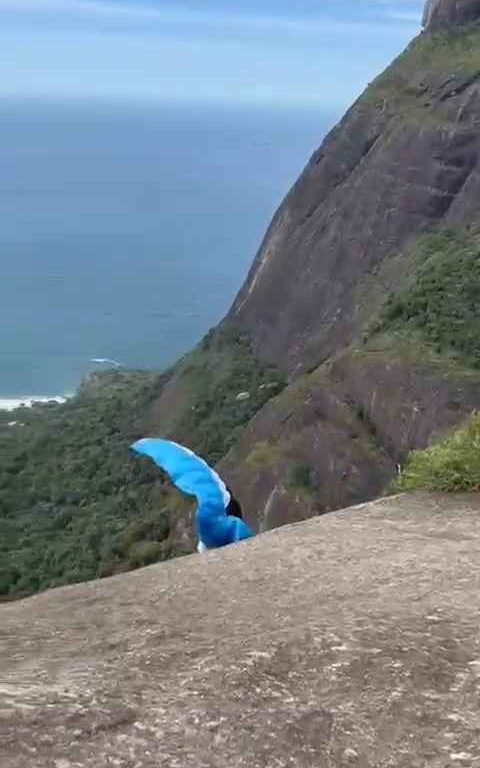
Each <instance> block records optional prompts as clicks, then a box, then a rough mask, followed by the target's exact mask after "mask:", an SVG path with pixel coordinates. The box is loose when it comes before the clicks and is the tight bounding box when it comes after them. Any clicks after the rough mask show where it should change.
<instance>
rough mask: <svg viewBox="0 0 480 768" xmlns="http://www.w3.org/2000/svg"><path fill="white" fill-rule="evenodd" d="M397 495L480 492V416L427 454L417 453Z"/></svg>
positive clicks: (400, 480) (429, 449)
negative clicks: (417, 492)
mask: <svg viewBox="0 0 480 768" xmlns="http://www.w3.org/2000/svg"><path fill="white" fill-rule="evenodd" d="M394 489H395V490H397V491H413V490H426V491H443V492H454V491H478V490H480V414H478V413H477V414H474V415H473V416H472V418H471V419H470V420H469V421H468V422H467V423H466V424H464V425H463V426H461V427H460V428H459V429H456V430H455V431H453V432H452V433H451V434H449V435H447V437H445V438H444V439H443V440H441V441H440V442H439V443H437V444H436V445H434V446H432V447H431V448H427V449H426V450H424V451H413V453H412V454H411V455H410V457H409V459H408V461H407V464H406V467H405V469H404V470H403V472H402V474H401V476H400V477H399V478H398V480H397V481H396V482H395V486H394Z"/></svg>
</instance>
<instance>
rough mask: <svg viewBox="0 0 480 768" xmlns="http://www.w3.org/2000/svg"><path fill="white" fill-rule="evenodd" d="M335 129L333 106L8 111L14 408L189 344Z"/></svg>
mask: <svg viewBox="0 0 480 768" xmlns="http://www.w3.org/2000/svg"><path fill="white" fill-rule="evenodd" d="M333 122H334V117H333V116H328V115H326V114H325V112H323V111H322V110H320V109H319V110H296V109H273V108H269V109H254V108H247V107H232V106H229V107H218V106H217V107H213V106H203V107H202V106H199V105H194V106H193V105H192V106H190V107H187V106H179V105H175V106H174V105H163V106H162V105H158V106H151V105H150V106H144V107H139V106H138V105H137V106H132V105H130V106H128V107H125V108H121V107H119V106H115V107H114V106H112V105H110V106H106V105H105V106H101V105H99V104H86V103H74V102H71V103H55V102H47V103H42V102H39V101H33V102H29V101H25V102H23V103H22V102H15V101H4V102H0V124H1V126H2V146H1V148H0V224H1V226H0V260H1V261H0V266H1V270H2V281H1V282H0V408H5V407H7V406H8V404H9V403H10V404H11V403H16V402H18V401H19V400H20V401H30V400H31V399H32V398H33V399H37V400H38V399H43V398H52V397H60V396H65V395H71V394H72V393H73V392H75V390H76V389H77V387H78V385H79V383H80V381H81V380H82V378H84V377H85V376H86V375H87V374H88V373H90V372H92V371H93V370H98V369H102V368H108V367H112V366H117V365H121V366H125V367H128V368H147V369H158V370H161V369H163V368H165V367H166V366H168V365H169V364H170V363H172V362H173V361H174V360H175V359H177V358H178V357H180V356H181V355H182V354H184V353H185V352H186V351H187V350H188V349H189V348H191V347H192V346H193V345H194V344H195V343H196V342H197V341H198V340H199V339H200V338H201V337H202V336H203V335H204V334H205V333H206V332H207V331H208V329H209V328H210V327H212V326H213V325H215V324H216V323H217V322H218V321H219V320H220V319H221V318H222V316H223V315H224V314H225V312H226V311H227V310H228V308H229V306H230V305H231V302H232V300H233V298H234V296H235V294H236V292H237V290H238V289H239V287H240V285H241V283H242V281H243V280H244V278H245V276H246V273H247V270H248V268H249V266H250V264H251V262H252V260H253V258H254V255H255V252H256V250H257V248H258V245H259V243H260V241H261V239H262V237H263V235H264V233H265V230H266V228H267V226H268V224H269V222H270V220H271V217H272V216H273V213H274V211H275V209H276V208H277V206H278V204H279V203H280V201H281V199H282V198H283V196H284V195H285V193H286V192H287V191H288V189H289V187H290V186H291V184H292V183H293V182H294V181H295V179H296V178H297V176H298V175H299V173H300V172H301V170H302V168H303V166H304V165H305V163H306V162H307V160H308V158H309V156H310V154H311V153H312V152H313V151H314V150H315V149H316V147H317V146H318V144H319V143H320V141H321V139H322V138H323V136H324V134H325V133H326V131H327V130H328V128H329V127H330V126H331V125H332V123H333ZM32 393H37V394H36V395H35V396H34V395H33V394H32Z"/></svg>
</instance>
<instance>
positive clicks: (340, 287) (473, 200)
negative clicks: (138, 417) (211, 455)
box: [151, 0, 480, 528]
mask: <svg viewBox="0 0 480 768" xmlns="http://www.w3.org/2000/svg"><path fill="white" fill-rule="evenodd" d="M478 20H480V4H479V3H478V2H471V1H470V0H465V1H464V2H450V0H438V1H435V0H433V2H429V3H427V6H426V9H425V27H426V29H425V31H424V32H423V33H422V34H421V35H419V36H418V37H417V38H416V39H415V40H414V41H413V42H412V43H411V45H410V46H409V47H408V48H407V50H406V51H405V52H404V53H403V54H402V55H401V56H400V57H399V58H398V59H397V60H396V61H395V62H394V63H393V64H392V65H391V66H390V67H389V68H388V69H387V70H386V72H384V73H383V74H382V75H380V76H379V77H378V78H377V79H376V80H375V81H374V82H373V83H372V84H371V85H370V86H369V87H368V89H367V90H366V92H365V93H364V94H363V95H362V96H361V97H360V98H359V99H358V101H357V102H356V103H355V104H354V105H353V106H352V108H351V109H350V110H349V111H348V112H347V114H346V115H345V117H344V118H343V120H342V121H341V122H340V124H339V125H338V126H337V127H336V128H335V129H334V130H333V131H332V132H331V133H330V135H329V136H327V138H326V140H325V141H324V143H323V144H322V146H321V147H320V148H319V149H318V151H316V152H315V153H314V155H313V157H312V158H311V159H310V161H309V163H308V164H307V166H306V168H305V170H304V171H303V173H302V175H301V176H300V178H299V180H298V181H297V183H296V184H295V185H294V187H293V189H292V190H291V191H290V192H289V194H288V195H287V197H286V199H285V200H284V201H283V203H282V204H281V206H280V208H279V209H278V211H277V213H276V214H275V216H274V218H273V221H272V223H271V225H270V228H269V230H268V232H267V234H266V236H265V239H264V241H263V243H262V245H261V248H260V250H259V252H258V255H257V257H256V259H255V260H254V263H253V265H252V268H251V271H250V274H249V276H248V279H247V281H246V283H245V285H244V286H243V287H242V289H241V291H240V293H239V295H238V297H237V298H236V300H235V302H234V305H233V307H232V309H231V311H230V312H229V314H228V316H227V318H226V319H225V321H224V323H223V324H222V326H221V330H222V332H223V333H225V332H232V331H233V330H234V329H235V332H237V333H241V334H244V335H245V337H246V338H248V339H249V342H250V345H251V350H252V352H253V355H254V357H255V359H257V360H260V361H263V362H264V363H265V362H268V363H270V364H271V365H272V366H275V367H276V368H277V370H279V371H280V372H281V374H282V375H283V376H285V377H286V379H287V386H286V388H284V389H283V391H282V392H281V393H280V394H279V395H277V396H276V397H275V398H273V399H270V400H269V401H268V402H267V403H266V404H265V405H263V406H262V407H261V408H259V409H258V410H257V413H256V415H255V416H254V417H253V419H252V420H251V421H250V422H249V424H248V425H247V426H246V427H245V428H243V431H242V432H240V433H239V434H238V439H237V440H236V443H235V445H234V446H233V447H232V448H231V450H230V452H229V454H228V455H227V456H226V458H225V459H224V460H223V462H222V463H221V468H222V471H224V472H225V473H226V475H227V477H228V479H229V481H230V483H231V485H232V486H233V488H235V490H236V492H237V493H238V495H239V496H240V498H241V500H242V501H243V503H244V505H245V507H246V509H247V510H248V513H249V515H250V519H251V522H252V523H253V524H255V525H257V526H258V527H260V528H269V527H272V526H276V525H278V524H281V523H283V522H286V521H290V520H292V519H298V518H299V517H304V516H309V515H311V514H316V513H318V512H322V511H326V510H329V509H333V508H336V507H339V506H342V505H343V504H348V503H355V502H358V501H362V500H365V499H366V498H372V497H374V496H375V495H377V494H378V493H380V492H381V491H382V490H383V489H384V488H385V486H386V485H387V484H388V482H389V479H390V478H391V477H392V476H393V475H394V474H395V472H396V471H397V468H398V466H399V465H401V463H402V462H403V460H404V459H405V456H406V455H407V453H408V451H409V450H411V449H412V448H418V447H423V446H425V445H427V444H428V443H429V442H430V441H431V440H434V439H436V437H437V436H438V435H440V434H441V433H442V432H443V431H444V430H445V429H447V428H449V427H451V426H452V425H454V424H456V423H458V422H459V421H461V420H462V419H463V418H464V417H465V416H466V415H467V414H469V413H471V412H472V410H474V409H476V408H479V407H480V386H479V385H480V368H479V366H480V345H479V342H478V338H479V332H480V325H479V317H480V304H479V296H480V261H479V252H480V240H479V236H478V227H479V223H480V222H479V215H478V201H479V199H480V173H479V160H480V131H479V127H480V25H477V23H476V22H477V21H478ZM204 364H205V366H206V370H210V371H212V372H213V373H212V375H215V374H214V369H213V368H212V367H211V366H210V367H209V365H210V364H209V361H208V360H207V359H206V358H204ZM172 392H175V393H176V395H175V397H176V398H177V400H176V405H179V412H180V413H181V412H183V410H184V409H188V407H190V404H191V398H190V395H185V388H184V377H183V375H182V373H181V372H179V373H178V374H177V375H176V377H174V379H173V380H172V381H171V383H170V385H168V386H167V388H166V391H165V393H164V394H163V395H162V397H161V398H160V400H159V402H158V403H157V405H156V411H155V413H156V415H157V418H155V417H153V418H152V421H151V425H152V428H154V429H157V430H161V429H162V425H164V423H165V420H164V418H162V417H161V415H162V414H164V413H165V412H166V411H168V417H169V419H171V418H172V413H175V410H173V411H172V409H171V407H170V405H171V402H172V400H171V397H172ZM180 392H182V395H179V393H180ZM179 397H181V398H184V399H183V400H182V401H181V403H180V404H179V401H178V398H179ZM162 403H164V404H165V405H162ZM159 415H160V418H158V416H159ZM170 424H171V425H172V432H173V433H174V434H175V423H172V422H170ZM182 437H184V435H182ZM197 447H198V446H197Z"/></svg>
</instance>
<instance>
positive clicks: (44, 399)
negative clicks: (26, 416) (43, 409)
mask: <svg viewBox="0 0 480 768" xmlns="http://www.w3.org/2000/svg"><path fill="white" fill-rule="evenodd" d="M69 397H72V395H57V396H54V395H52V396H51V397H48V396H46V395H42V396H38V397H37V396H35V395H29V396H28V397H0V411H15V410H16V409H17V408H31V407H32V406H33V405H35V404H37V403H39V404H45V403H66V402H67V400H68V398H69Z"/></svg>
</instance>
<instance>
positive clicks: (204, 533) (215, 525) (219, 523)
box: [131, 437, 254, 552]
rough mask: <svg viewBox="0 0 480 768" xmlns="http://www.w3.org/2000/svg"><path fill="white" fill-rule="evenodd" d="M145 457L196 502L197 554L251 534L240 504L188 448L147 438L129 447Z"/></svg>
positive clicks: (234, 541)
mask: <svg viewBox="0 0 480 768" xmlns="http://www.w3.org/2000/svg"><path fill="white" fill-rule="evenodd" d="M131 449H132V450H133V451H135V452H136V453H138V454H140V455H143V456H148V457H149V458H151V459H153V461H154V462H155V464H157V466H159V467H160V469H162V470H163V471H164V472H166V474H167V475H168V476H169V477H170V479H171V481H172V483H173V484H174V485H175V487H176V488H178V489H179V490H180V491H182V492H183V493H186V494H187V495H189V496H194V497H195V498H196V500H197V510H196V523H197V532H198V547H197V549H198V551H199V552H205V551H206V550H208V549H217V548H218V547H225V546H227V545H228V544H234V543H236V542H238V541H242V540H243V539H249V538H251V537H252V536H253V535H254V534H253V531H252V530H251V529H250V528H249V526H248V525H247V524H246V523H245V521H244V520H243V518H242V511H241V507H240V504H239V503H238V501H237V500H236V499H235V498H234V496H233V495H232V492H231V491H230V489H229V488H228V487H227V486H226V485H225V483H224V482H223V480H222V479H221V478H220V477H219V476H218V475H217V473H216V472H215V471H214V470H213V469H212V468H211V467H209V466H208V464H207V463H206V461H204V460H203V459H201V458H200V457H199V456H197V455H196V454H195V453H193V451H191V450H190V449H189V448H185V446H183V445H178V443H174V442H172V441H171V440H162V439H160V438H150V437H146V438H143V440H138V441H137V442H136V443H134V444H133V445H132V446H131Z"/></svg>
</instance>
